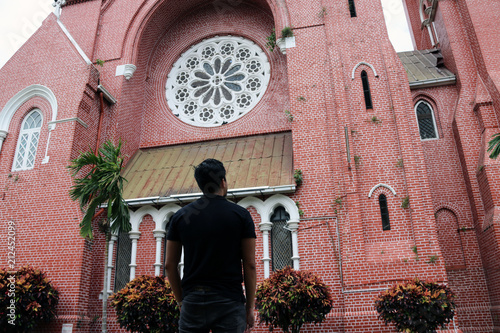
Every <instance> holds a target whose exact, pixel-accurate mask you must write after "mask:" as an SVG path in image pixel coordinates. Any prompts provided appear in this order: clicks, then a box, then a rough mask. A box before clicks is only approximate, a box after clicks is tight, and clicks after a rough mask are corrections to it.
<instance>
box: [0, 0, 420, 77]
mask: <svg viewBox="0 0 500 333" xmlns="http://www.w3.org/2000/svg"><path fill="white" fill-rule="evenodd" d="M381 1H382V6H383V7H384V16H385V20H386V23H387V26H388V30H389V38H390V39H391V41H392V43H393V45H394V48H395V49H396V51H397V52H401V51H408V50H413V45H412V43H411V39H410V35H409V32H408V24H407V23H406V15H405V12H404V9H403V5H402V3H401V1H402V0H381ZM53 2H54V0H18V1H12V0H0V68H1V67H3V65H4V64H5V63H6V62H7V61H8V60H9V59H10V57H11V56H12V55H13V54H14V53H15V52H16V51H17V50H18V49H19V47H20V46H21V45H23V44H24V42H26V40H28V38H29V37H30V36H31V35H32V34H33V33H34V32H35V31H36V29H38V27H39V26H40V25H41V24H42V21H43V20H44V19H45V18H46V17H47V15H48V14H49V13H51V12H52V11H53V9H54V7H52V3H53ZM63 10H64V9H63Z"/></svg>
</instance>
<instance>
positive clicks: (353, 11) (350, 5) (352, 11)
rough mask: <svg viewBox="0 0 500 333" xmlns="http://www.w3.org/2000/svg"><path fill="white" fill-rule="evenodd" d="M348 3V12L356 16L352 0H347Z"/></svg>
mask: <svg viewBox="0 0 500 333" xmlns="http://www.w3.org/2000/svg"><path fill="white" fill-rule="evenodd" d="M348 3H349V13H350V14H351V17H356V16H357V15H356V6H355V5H354V0H348Z"/></svg>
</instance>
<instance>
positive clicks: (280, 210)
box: [270, 206, 293, 272]
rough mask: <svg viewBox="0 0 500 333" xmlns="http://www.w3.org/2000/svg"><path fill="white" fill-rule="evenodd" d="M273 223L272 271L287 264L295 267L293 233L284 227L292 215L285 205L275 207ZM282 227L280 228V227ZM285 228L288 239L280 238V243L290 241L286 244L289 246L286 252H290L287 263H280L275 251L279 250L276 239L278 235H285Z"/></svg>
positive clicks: (271, 234) (272, 217)
mask: <svg viewBox="0 0 500 333" xmlns="http://www.w3.org/2000/svg"><path fill="white" fill-rule="evenodd" d="M270 220H271V223H272V224H273V226H272V228H271V232H270V236H271V237H270V238H271V266H272V271H273V272H274V271H276V270H279V269H283V268H285V267H287V266H290V267H293V261H292V256H293V245H292V233H291V231H289V230H287V229H285V228H284V227H286V222H287V221H288V220H290V215H289V214H288V212H287V211H286V209H285V207H283V206H278V207H276V208H275V209H274V211H273V214H272V215H271V219H270ZM278 228H280V229H278ZM281 229H283V230H284V231H285V232H287V234H286V237H287V238H286V239H285V240H280V244H279V245H282V243H284V242H286V243H288V244H287V245H286V246H287V247H288V248H287V249H286V251H287V253H286V254H289V256H286V257H287V258H288V259H287V261H288V262H287V263H286V264H284V265H283V264H280V263H279V262H278V260H279V258H278V256H277V255H275V253H276V252H277V247H278V244H277V241H276V237H278V236H279V235H280V233H281V235H283V234H284V233H283V230H281Z"/></svg>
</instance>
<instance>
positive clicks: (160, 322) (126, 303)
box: [111, 275, 179, 333]
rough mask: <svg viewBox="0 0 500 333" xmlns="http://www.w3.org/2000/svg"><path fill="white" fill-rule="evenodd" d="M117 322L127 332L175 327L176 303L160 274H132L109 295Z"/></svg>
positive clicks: (165, 332) (167, 332) (161, 332)
mask: <svg viewBox="0 0 500 333" xmlns="http://www.w3.org/2000/svg"><path fill="white" fill-rule="evenodd" d="M111 306H113V307H114V308H115V309H116V314H117V317H118V318H117V319H118V323H119V324H120V327H123V328H125V329H127V330H128V331H131V332H141V333H150V332H155V333H170V332H177V331H178V329H179V307H178V306H177V302H176V301H175V298H174V293H173V291H172V288H171V287H170V283H169V282H168V280H167V279H166V278H165V277H164V276H148V275H142V276H139V277H136V278H135V279H133V280H132V281H130V282H129V283H127V285H126V286H125V287H124V288H123V289H122V290H120V291H119V292H117V293H115V294H114V295H113V296H111Z"/></svg>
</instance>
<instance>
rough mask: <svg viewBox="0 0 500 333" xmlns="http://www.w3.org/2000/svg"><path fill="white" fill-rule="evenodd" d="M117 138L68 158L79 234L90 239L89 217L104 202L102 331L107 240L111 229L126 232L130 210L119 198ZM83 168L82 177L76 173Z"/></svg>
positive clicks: (104, 314) (105, 321)
mask: <svg viewBox="0 0 500 333" xmlns="http://www.w3.org/2000/svg"><path fill="white" fill-rule="evenodd" d="M121 146H122V143H121V141H119V142H118V145H117V146H115V145H114V144H113V143H112V142H111V141H109V140H108V141H106V142H105V143H104V144H103V146H102V147H101V148H100V149H99V150H98V151H97V152H92V151H87V152H84V153H81V154H80V156H78V157H77V158H75V159H74V160H72V161H71V164H70V165H69V166H68V169H70V170H71V175H72V177H73V178H74V180H75V185H73V186H72V187H71V190H70V192H69V195H70V197H71V199H72V200H74V201H78V202H79V204H80V208H81V209H82V210H83V211H85V214H84V216H83V219H82V221H81V222H80V235H81V236H82V237H84V238H88V239H92V238H93V234H92V220H93V218H94V214H95V211H96V209H97V208H99V207H102V206H105V207H106V209H107V219H105V222H104V223H101V224H100V225H99V229H100V230H101V231H102V232H103V233H104V235H105V239H106V242H105V246H104V249H105V250H104V251H105V255H104V257H105V259H104V291H103V300H102V302H103V304H102V332H103V333H105V332H107V302H108V288H107V283H106V282H107V279H108V276H107V272H108V270H107V264H108V247H107V245H106V244H108V242H109V239H110V237H111V232H113V233H118V232H120V231H122V232H128V231H130V229H131V226H130V214H129V211H128V207H127V204H126V203H125V200H124V199H123V195H122V193H123V182H124V181H125V179H124V178H123V177H122V176H121V175H120V172H121V170H122V167H123V158H122V157H121V152H120V151H121ZM81 171H84V175H83V177H79V175H80V173H81Z"/></svg>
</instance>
